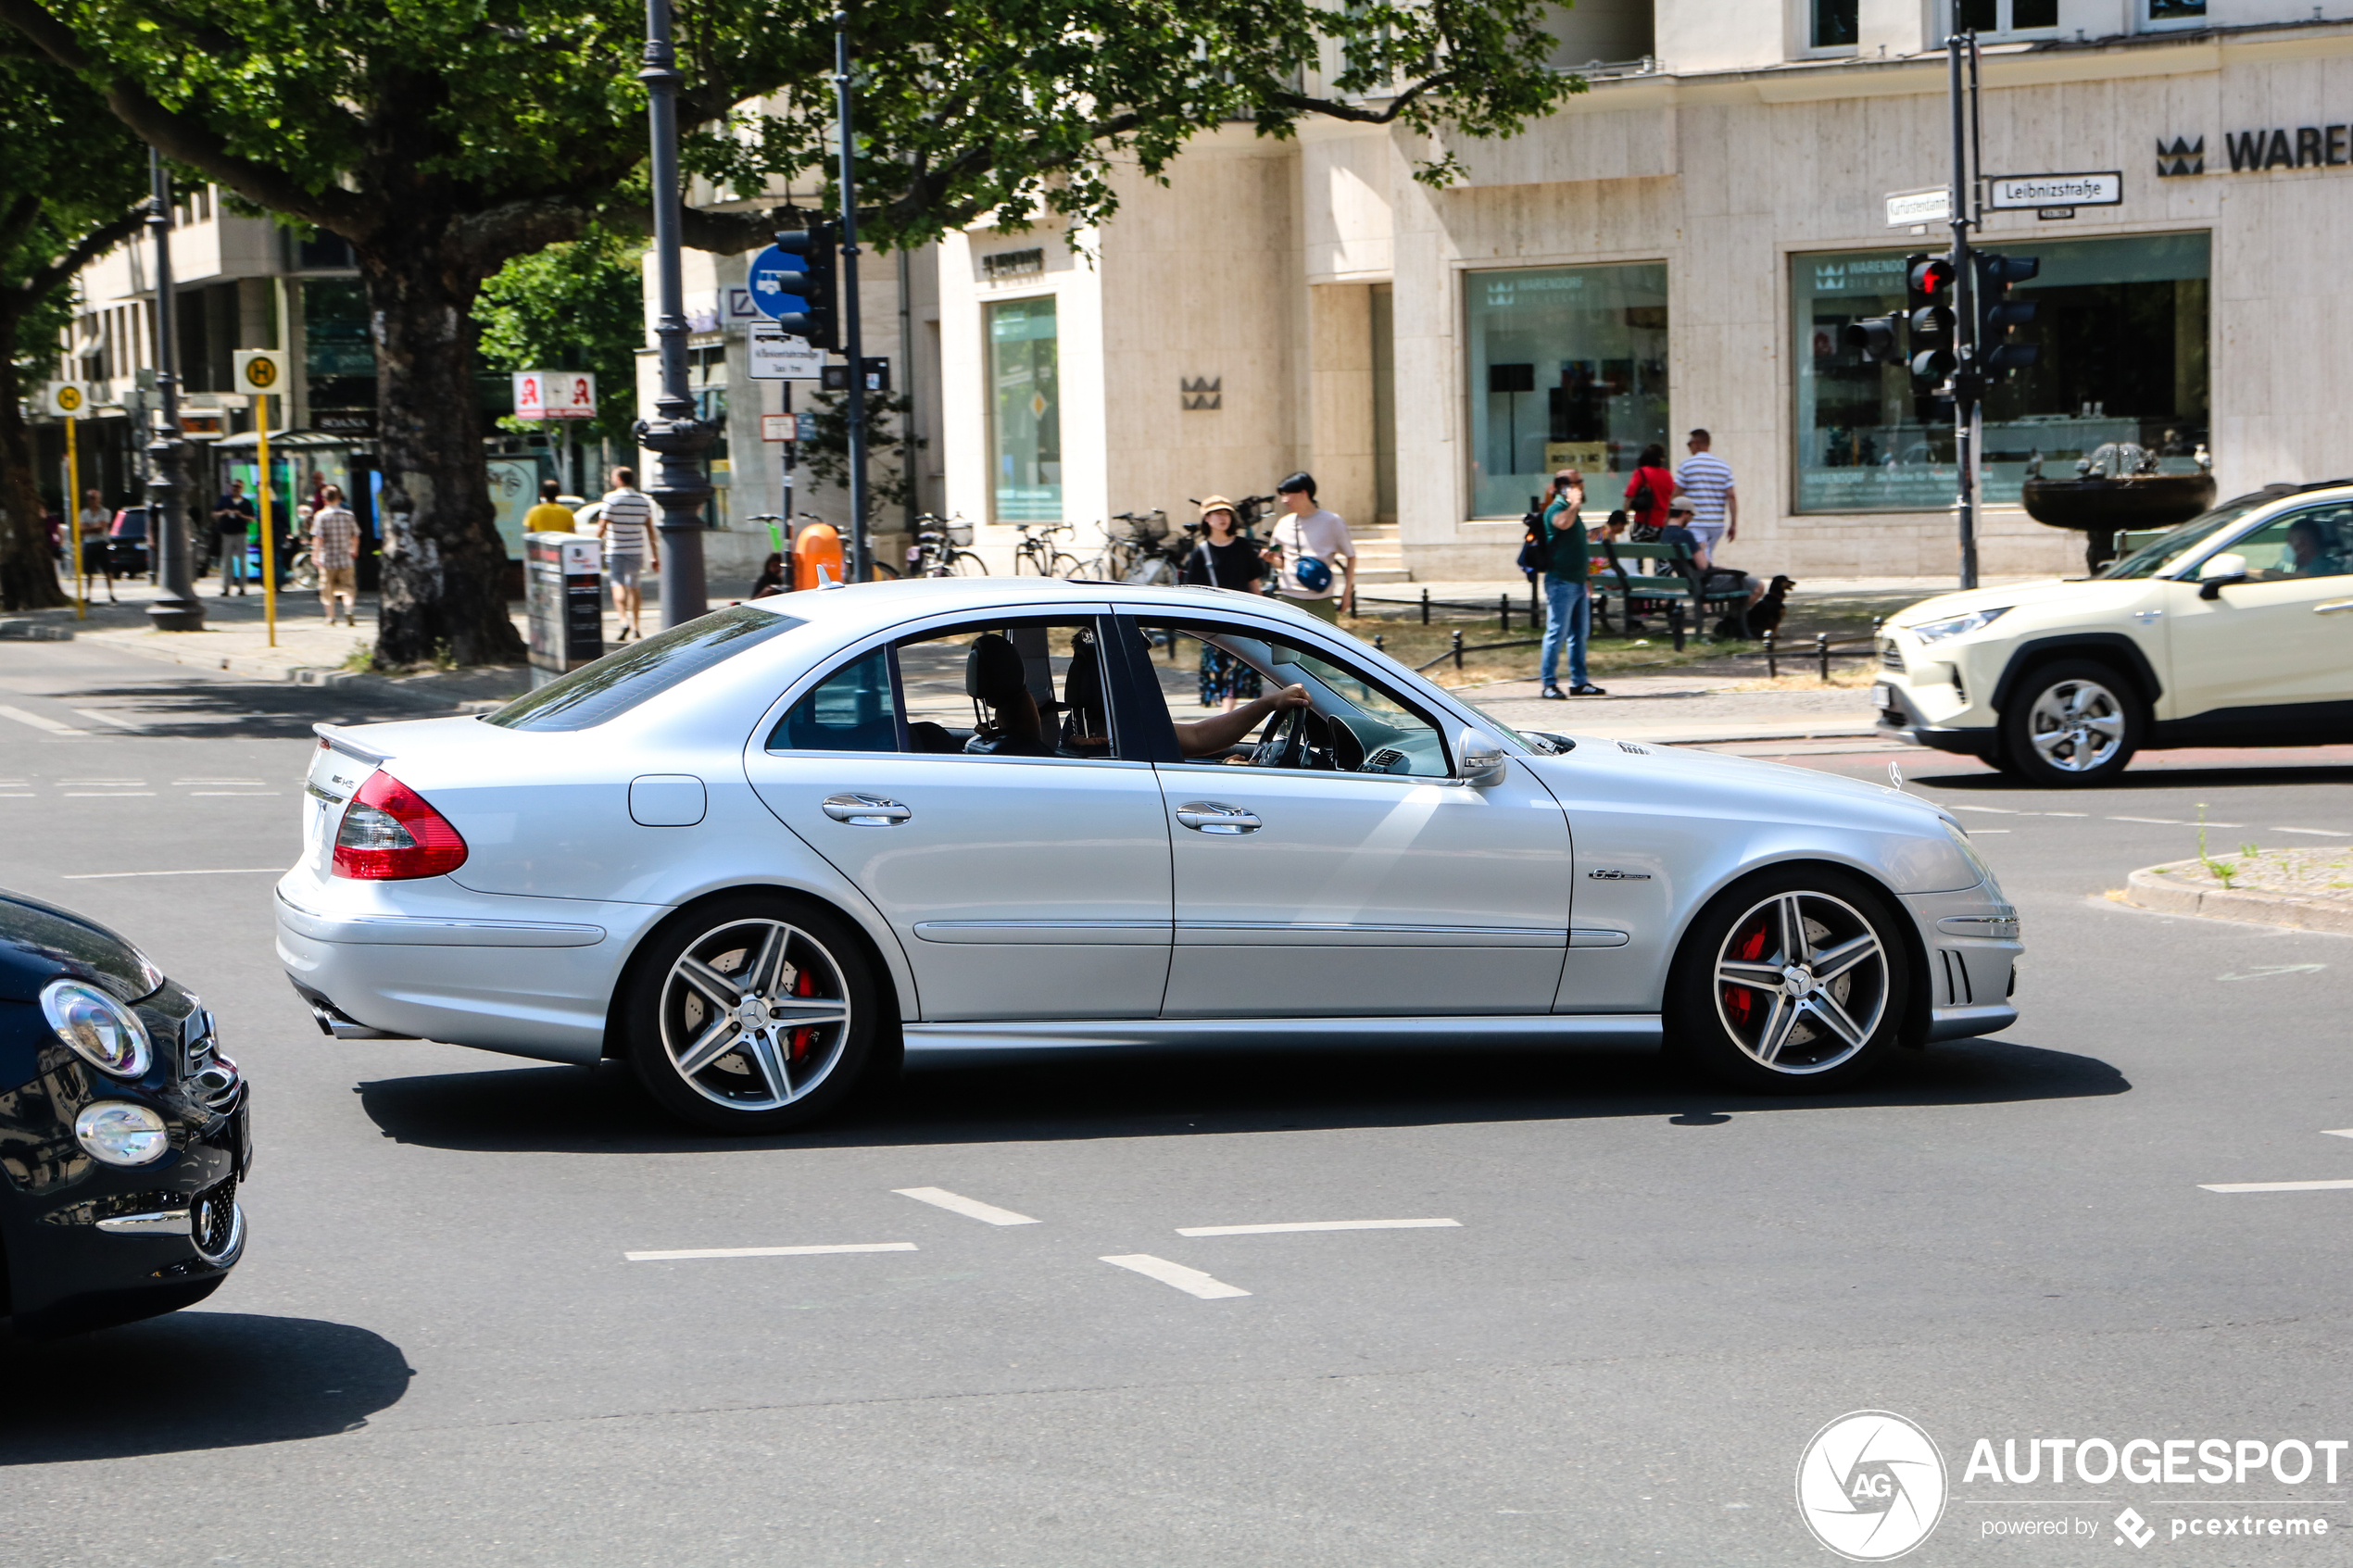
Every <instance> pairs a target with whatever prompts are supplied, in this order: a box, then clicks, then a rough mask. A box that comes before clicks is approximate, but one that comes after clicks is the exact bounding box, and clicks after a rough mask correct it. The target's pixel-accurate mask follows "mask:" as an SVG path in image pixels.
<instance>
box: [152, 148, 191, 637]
mask: <svg viewBox="0 0 2353 1568" xmlns="http://www.w3.org/2000/svg"><path fill="white" fill-rule="evenodd" d="M147 179H148V183H149V188H150V191H151V197H150V200H149V203H148V207H147V236H148V238H149V239H151V240H153V241H154V242H155V253H156V316H155V322H156V395H157V401H158V402H159V403H160V404H161V405H162V414H163V420H162V422H161V423H160V424H158V425H156V426H153V427H151V429H150V430H149V433H148V436H149V438H148V441H147V547H148V548H149V549H151V550H153V551H155V552H156V583H157V587H158V589H159V590H160V591H159V592H158V593H157V596H156V598H155V602H154V603H152V604H150V605H148V606H147V619H148V620H149V621H153V622H154V623H155V628H156V630H157V631H158V632H201V631H203V630H204V606H203V605H201V604H199V603H198V602H197V601H196V595H195V580H194V578H193V576H192V575H191V573H190V572H189V570H188V528H187V521H188V520H187V515H186V512H185V511H184V510H183V508H182V506H181V501H180V493H181V491H182V488H183V485H182V474H181V445H180V377H179V375H178V374H177V373H176V372H175V370H174V366H175V365H176V364H177V362H178V359H179V346H180V340H179V334H178V331H177V324H176V320H175V312H174V309H173V306H174V304H175V303H176V302H175V301H174V300H173V299H172V297H171V176H170V174H168V173H166V172H165V171H164V167H163V156H162V155H161V154H160V153H157V151H156V150H155V149H154V148H152V147H150V148H149V149H148V150H147Z"/></svg>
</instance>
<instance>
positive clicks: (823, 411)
mask: <svg viewBox="0 0 2353 1568" xmlns="http://www.w3.org/2000/svg"><path fill="white" fill-rule="evenodd" d="M816 403H817V407H816V408H815V409H814V410H813V411H812V422H813V423H814V424H815V425H816V427H817V439H815V440H814V441H809V442H804V443H802V444H801V448H800V455H801V460H802V461H803V462H805V463H806V464H808V467H809V472H810V474H811V476H812V477H813V478H814V479H815V480H816V481H817V482H818V483H820V484H831V485H834V486H836V487H837V488H838V489H842V490H848V489H849V397H848V396H847V395H844V394H842V393H838V392H821V393H819V394H817V397H816ZM910 423H911V420H910V405H909V403H908V401H907V397H906V395H905V394H903V393H897V392H870V393H868V394H866V463H867V483H866V521H867V522H868V523H869V524H870V525H871V524H873V523H874V522H875V521H877V520H879V519H880V518H881V517H882V515H883V508H886V507H903V506H905V505H906V504H907V497H908V496H909V495H912V494H913V493H914V468H915V464H914V455H915V453H916V452H919V451H921V450H923V448H924V447H925V446H926V445H929V443H928V442H926V441H925V440H924V439H923V438H922V437H921V436H912V435H910V434H909V426H910ZM877 468H879V471H876V470H877ZM890 526H891V527H893V528H896V527H898V526H899V525H898V524H897V523H892V524H890Z"/></svg>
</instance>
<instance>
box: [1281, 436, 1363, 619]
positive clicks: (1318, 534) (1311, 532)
mask: <svg viewBox="0 0 2353 1568" xmlns="http://www.w3.org/2000/svg"><path fill="white" fill-rule="evenodd" d="M1275 494H1276V495H1277V496H1279V497H1280V498H1281V500H1282V504H1283V513H1284V515H1283V520H1282V521H1280V522H1277V524H1275V543H1274V546H1273V547H1272V548H1271V549H1269V550H1268V551H1267V552H1266V559H1267V562H1268V563H1269V564H1270V565H1272V566H1274V567H1275V568H1276V569H1277V575H1276V579H1275V593H1276V596H1277V597H1279V598H1281V599H1283V600H1284V601H1285V602H1287V603H1290V604H1295V605H1297V606H1298V607H1299V608H1302V609H1303V610H1305V611H1306V612H1307V613H1308V614H1310V615H1313V616H1317V617H1320V618H1321V619H1323V620H1326V621H1334V622H1337V621H1339V620H1340V610H1341V609H1342V608H1346V609H1347V611H1348V613H1349V614H1351V615H1353V614H1355V613H1356V545H1355V542H1354V541H1353V540H1352V539H1350V538H1349V536H1348V524H1347V523H1345V522H1342V521H1340V514H1339V513H1338V512H1330V511H1326V510H1325V509H1324V508H1322V507H1321V506H1319V505H1317V504H1316V501H1315V476H1314V475H1313V474H1308V473H1295V474H1292V475H1291V476H1290V478H1289V479H1286V480H1284V481H1283V482H1282V483H1280V484H1277V485H1276V486H1275Z"/></svg>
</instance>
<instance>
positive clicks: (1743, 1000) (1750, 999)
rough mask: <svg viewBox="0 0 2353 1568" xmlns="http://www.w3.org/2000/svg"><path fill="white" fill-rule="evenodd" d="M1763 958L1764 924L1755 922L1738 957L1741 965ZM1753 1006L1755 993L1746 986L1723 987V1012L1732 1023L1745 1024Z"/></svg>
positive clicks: (1741, 946)
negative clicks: (1730, 1018)
mask: <svg viewBox="0 0 2353 1568" xmlns="http://www.w3.org/2000/svg"><path fill="white" fill-rule="evenodd" d="M1764 956H1765V922H1763V921H1761V920H1760V921H1758V922H1756V929H1755V930H1754V931H1752V932H1750V933H1749V934H1748V936H1747V938H1746V939H1745V940H1744V941H1743V942H1742V943H1741V945H1740V952H1739V957H1740V960H1741V961H1742V962H1743V963H1755V961H1756V960H1758V959H1760V958H1763V957H1764ZM1755 1005H1756V1004H1755V993H1753V992H1752V991H1750V990H1749V988H1748V987H1747V986H1745V985H1727V986H1725V987H1724V1010H1725V1011H1726V1012H1729V1013H1730V1014H1731V1015H1732V1022H1735V1023H1746V1022H1748V1014H1749V1010H1750V1009H1751V1008H1753V1007H1755Z"/></svg>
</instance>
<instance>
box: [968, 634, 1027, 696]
mask: <svg viewBox="0 0 2353 1568" xmlns="http://www.w3.org/2000/svg"><path fill="white" fill-rule="evenodd" d="M1028 689H1029V672H1028V669H1027V667H1026V665H1025V664H1024V663H1023V662H1022V657H1021V654H1020V652H1019V651H1018V650H1017V649H1015V648H1014V646H1013V644H1012V643H1010V642H1008V641H1007V640H1006V639H1005V638H1004V637H1003V636H1002V635H1001V634H1000V633H995V632H983V633H981V634H980V635H979V636H977V637H975V638H974V639H973V646H972V651H971V652H969V653H967V654H965V655H964V695H965V696H969V697H973V698H975V699H976V700H978V701H981V702H985V703H987V704H988V706H989V707H991V708H1010V707H1013V706H1014V705H1015V704H1017V703H1019V702H1020V701H1021V696H1022V694H1023V693H1024V692H1026V691H1027V690H1028Z"/></svg>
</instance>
